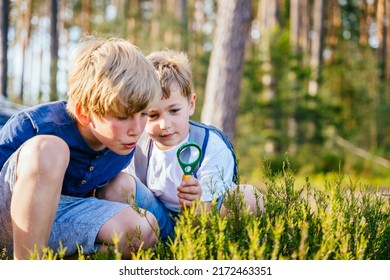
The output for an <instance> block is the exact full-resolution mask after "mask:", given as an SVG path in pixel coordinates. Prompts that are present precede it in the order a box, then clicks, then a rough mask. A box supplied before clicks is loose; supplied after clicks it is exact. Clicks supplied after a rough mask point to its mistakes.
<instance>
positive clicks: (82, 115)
mask: <svg viewBox="0 0 390 280" xmlns="http://www.w3.org/2000/svg"><path fill="white" fill-rule="evenodd" d="M76 116H77V120H78V121H79V122H80V123H81V124H82V125H83V126H87V125H89V124H90V123H91V119H90V118H89V114H88V113H87V112H85V110H84V109H83V108H81V107H80V105H79V104H76Z"/></svg>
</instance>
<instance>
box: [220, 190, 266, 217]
mask: <svg viewBox="0 0 390 280" xmlns="http://www.w3.org/2000/svg"><path fill="white" fill-rule="evenodd" d="M237 191H239V192H240V193H241V194H242V195H243V198H244V202H245V205H246V208H247V210H248V212H250V213H252V215H254V216H256V215H258V214H259V213H258V211H260V212H261V213H264V212H265V208H264V199H263V195H262V194H261V192H260V191H259V190H257V189H255V187H254V186H252V185H240V186H239V187H236V188H233V189H232V190H230V192H231V193H232V194H233V197H235V196H236V195H235V194H236V192H237ZM220 214H221V215H222V216H226V215H228V214H229V209H227V208H226V207H225V206H224V205H223V204H222V206H221V209H220Z"/></svg>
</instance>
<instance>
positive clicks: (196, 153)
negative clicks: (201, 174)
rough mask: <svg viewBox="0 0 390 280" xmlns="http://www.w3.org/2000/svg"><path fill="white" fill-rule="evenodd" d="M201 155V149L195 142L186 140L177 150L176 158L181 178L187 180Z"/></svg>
mask: <svg viewBox="0 0 390 280" xmlns="http://www.w3.org/2000/svg"><path fill="white" fill-rule="evenodd" d="M201 156H202V150H201V149H200V147H199V145H198V144H196V143H195V142H191V141H190V142H186V143H184V144H183V145H182V146H181V147H180V148H179V149H178V150H177V160H178V161H179V164H180V167H181V169H182V170H183V173H184V175H183V178H182V180H183V181H184V180H188V179H189V178H190V177H191V174H192V172H193V171H194V169H195V167H196V166H197V165H198V163H199V161H200V158H201Z"/></svg>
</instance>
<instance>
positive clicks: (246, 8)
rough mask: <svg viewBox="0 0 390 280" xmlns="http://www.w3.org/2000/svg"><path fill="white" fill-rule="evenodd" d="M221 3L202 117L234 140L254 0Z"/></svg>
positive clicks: (226, 0) (232, 0)
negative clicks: (246, 43) (252, 1)
mask: <svg viewBox="0 0 390 280" xmlns="http://www.w3.org/2000/svg"><path fill="white" fill-rule="evenodd" d="M218 4H219V6H218V14H217V23H216V30H215V35H214V36H215V37H214V42H213V49H212V53H211V58H210V65H209V72H208V76H207V82H206V91H205V101H204V105H203V110H202V115H201V120H202V122H204V123H208V124H212V125H214V126H216V127H219V128H220V129H222V130H223V131H224V132H225V133H226V134H227V136H228V137H229V138H230V140H231V141H234V138H235V128H236V125H235V122H236V116H237V111H238V100H239V94H240V81H241V75H242V68H243V60H244V53H245V42H246V39H247V35H248V31H249V27H250V23H251V1H250V0H242V1H239V0H221V1H219V2H218Z"/></svg>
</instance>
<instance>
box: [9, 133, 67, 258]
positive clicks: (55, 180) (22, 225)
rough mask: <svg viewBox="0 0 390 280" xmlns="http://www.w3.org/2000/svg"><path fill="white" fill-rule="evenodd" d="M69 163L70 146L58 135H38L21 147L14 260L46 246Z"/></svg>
mask: <svg viewBox="0 0 390 280" xmlns="http://www.w3.org/2000/svg"><path fill="white" fill-rule="evenodd" d="M68 164H69V148H68V146H67V144H66V143H65V142H64V141H63V140H62V139H60V138H58V137H55V136H49V135H45V136H36V137H34V138H32V139H30V140H28V141H27V142H26V143H25V145H24V146H23V148H22V149H21V151H20V154H19V158H18V165H17V180H16V183H15V185H14V188H13V195H12V201H11V218H12V226H13V240H14V259H25V258H26V257H28V254H29V251H32V250H34V247H35V246H37V249H38V252H40V253H41V250H42V248H44V247H47V245H48V240H49V237H50V232H51V228H52V225H53V221H54V218H55V215H56V212H57V208H58V202H59V197H60V194H61V188H62V182H63V179H64V174H65V170H66V168H67V166H68Z"/></svg>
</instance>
